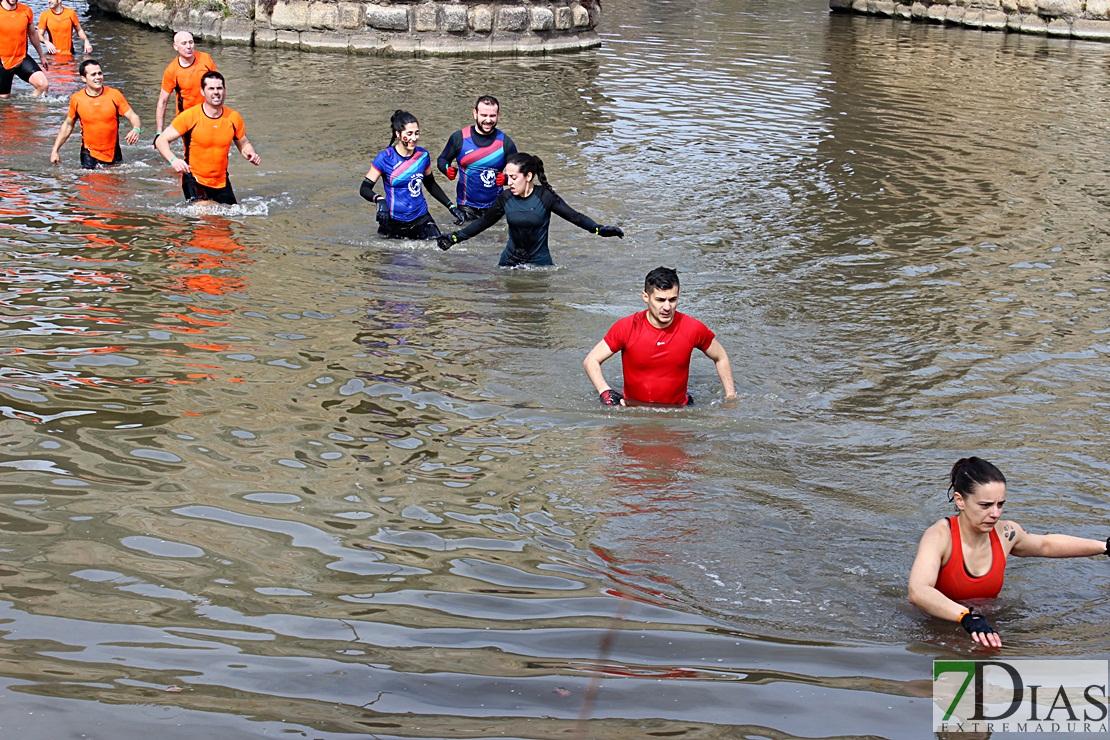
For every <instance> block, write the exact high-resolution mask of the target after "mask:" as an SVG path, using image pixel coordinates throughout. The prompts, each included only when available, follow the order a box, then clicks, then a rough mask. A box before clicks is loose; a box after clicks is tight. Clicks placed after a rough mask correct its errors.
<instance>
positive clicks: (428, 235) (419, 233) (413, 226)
mask: <svg viewBox="0 0 1110 740" xmlns="http://www.w3.org/2000/svg"><path fill="white" fill-rule="evenodd" d="M378 233H379V234H381V235H382V236H385V237H388V238H390V239H438V238H439V227H438V226H436V222H435V219H433V218H432V214H430V213H425V214H424V215H423V216H418V217H417V218H414V219H413V220H412V221H397V220H396V219H392V218H388V217H386V218H384V219H381V220H379V221H378Z"/></svg>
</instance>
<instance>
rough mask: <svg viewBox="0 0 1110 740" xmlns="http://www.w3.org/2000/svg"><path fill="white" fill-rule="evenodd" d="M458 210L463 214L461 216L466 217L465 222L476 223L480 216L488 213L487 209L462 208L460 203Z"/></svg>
mask: <svg viewBox="0 0 1110 740" xmlns="http://www.w3.org/2000/svg"><path fill="white" fill-rule="evenodd" d="M459 210H460V211H462V212H463V216H465V217H466V220H467V221H477V220H478V219H480V218H481V217H482V216H484V215H486V211H488V210H489V209H488V208H475V207H474V206H464V205H463V204H462V203H460V204H459Z"/></svg>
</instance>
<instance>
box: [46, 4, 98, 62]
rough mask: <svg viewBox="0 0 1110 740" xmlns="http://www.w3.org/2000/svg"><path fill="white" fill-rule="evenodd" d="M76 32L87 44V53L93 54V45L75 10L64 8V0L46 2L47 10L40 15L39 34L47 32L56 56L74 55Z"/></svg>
mask: <svg viewBox="0 0 1110 740" xmlns="http://www.w3.org/2000/svg"><path fill="white" fill-rule="evenodd" d="M74 30H76V31H77V35H78V36H79V37H80V38H81V40H82V41H84V42H85V53H86V54H92V44H91V43H89V37H88V36H86V35H85V29H83V28H81V21H79V20H77V13H76V12H75V11H74V10H73V8H66V7H63V6H62V0H46V10H44V11H42V13H40V14H39V32H40V33H41V32H43V31H45V32H46V37H47V38H49V39H50V43H52V44H54V48H55V49H57V51H56V52H55V53H56V54H70V55H71V54H73V31H74Z"/></svg>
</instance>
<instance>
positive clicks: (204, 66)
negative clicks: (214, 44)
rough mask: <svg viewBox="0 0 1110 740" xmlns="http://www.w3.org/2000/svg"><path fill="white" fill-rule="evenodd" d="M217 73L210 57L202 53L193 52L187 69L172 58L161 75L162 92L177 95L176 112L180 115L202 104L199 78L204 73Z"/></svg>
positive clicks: (178, 60)
mask: <svg viewBox="0 0 1110 740" xmlns="http://www.w3.org/2000/svg"><path fill="white" fill-rule="evenodd" d="M218 71H219V70H217V69H216V63H215V62H213V61H212V57H210V56H208V55H207V54H205V53H204V52H203V51H198V52H194V55H193V63H192V64H190V65H189V66H188V67H182V66H181V57H174V59H173V61H172V62H170V63H169V66H167V67H166V71H165V72H163V73H162V90H163V91H164V92H168V93H177V112H178V113H181V112H182V111H185V110H187V109H189V108H192V107H193V106H194V105H200V104H201V103H203V102H204V96H203V95H201V94H200V78H201V77H204V73H205V72H218Z"/></svg>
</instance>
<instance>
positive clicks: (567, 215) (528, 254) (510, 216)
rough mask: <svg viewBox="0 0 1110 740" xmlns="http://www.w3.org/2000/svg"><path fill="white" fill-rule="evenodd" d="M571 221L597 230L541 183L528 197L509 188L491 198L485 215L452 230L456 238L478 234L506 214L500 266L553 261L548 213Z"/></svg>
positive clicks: (588, 220) (539, 263) (545, 263)
mask: <svg viewBox="0 0 1110 740" xmlns="http://www.w3.org/2000/svg"><path fill="white" fill-rule="evenodd" d="M552 213H554V214H555V215H557V216H559V217H560V218H562V219H565V220H567V221H570V222H571V223H572V224H574V225H575V226H577V227H579V228H580V229H585V230H586V231H596V230H597V223H596V222H595V221H594V220H593V219H592V218H590V217H589V216H586V215H583V214H581V213H579V212H578V211H576V210H574V209H573V208H571V207H570V206H568V205H567V204H566V203H565V202H564V201H563V199H562V198H560V197H559V196H558V195H556V194H555V193H553V192H551V191H550V190H548V189H547V188H545V187H543V186H542V185H536V186H535V187H534V188H533V189H532V194H531V195H529V196H528V197H527V198H521V197H518V196H516V195H513V194H512V192H510V191H509V190H508V189H505V190H502V191H501V195H499V196H497V200H495V201H494V202H493V205H492V206H490V208H489V210H488V211H486V213H485V215H484V216H482V217H481V218H480V219H478V220H477V221H473V222H471V223H469V224H467V225H466V226H464V227H463V228H462V229H459V230H458V231H456V232H455V235H456V236H457V237H458V239H459V241H465V240H466V239H469V238H470V237H472V236H477V235H478V234H480V233H482V232H483V231H485V230H486V229H488V228H489V227H490V226H493V225H494V224H495V223H497V222H498V221H500V220H501V217H502V216H504V217H505V222H506V223H507V224H508V225H509V242H508V244H506V245H505V250H504V251H503V252H502V253H501V261H500V262H498V263H497V264H498V266H500V267H515V266H516V265H553V264H555V263H554V262H552V261H551V252H550V251H549V250H548V248H547V231H548V227H549V225H550V224H551V214H552Z"/></svg>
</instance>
